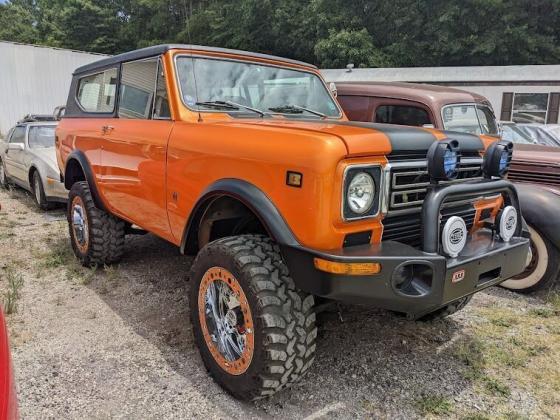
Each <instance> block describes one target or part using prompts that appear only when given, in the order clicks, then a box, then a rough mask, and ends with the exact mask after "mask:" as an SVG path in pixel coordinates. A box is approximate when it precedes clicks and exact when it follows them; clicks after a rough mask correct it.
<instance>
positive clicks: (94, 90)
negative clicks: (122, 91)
mask: <svg viewBox="0 0 560 420" xmlns="http://www.w3.org/2000/svg"><path fill="white" fill-rule="evenodd" d="M116 86H117V69H108V70H105V71H104V72H101V73H96V74H92V75H90V76H85V77H82V78H81V79H80V81H79V84H78V97H77V99H78V103H79V104H80V106H81V107H82V108H83V109H84V111H86V112H99V113H110V112H113V111H114V110H115V92H116Z"/></svg>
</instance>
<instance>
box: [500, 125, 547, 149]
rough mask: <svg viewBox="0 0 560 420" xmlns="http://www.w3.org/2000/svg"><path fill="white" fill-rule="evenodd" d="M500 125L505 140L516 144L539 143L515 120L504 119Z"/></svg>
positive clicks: (501, 135) (501, 134)
mask: <svg viewBox="0 0 560 420" xmlns="http://www.w3.org/2000/svg"><path fill="white" fill-rule="evenodd" d="M498 125H499V127H500V137H501V138H502V139H504V140H507V141H511V142H513V143H516V144H538V143H537V142H536V141H535V140H534V139H532V138H531V136H529V135H528V134H527V133H525V131H523V130H522V129H521V128H519V127H518V126H517V124H516V123H514V122H509V121H502V122H500V123H499V124H498Z"/></svg>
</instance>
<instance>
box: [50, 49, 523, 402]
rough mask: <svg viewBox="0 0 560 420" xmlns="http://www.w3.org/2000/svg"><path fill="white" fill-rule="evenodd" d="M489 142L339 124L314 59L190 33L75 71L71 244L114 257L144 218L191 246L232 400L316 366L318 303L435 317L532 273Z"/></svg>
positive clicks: (89, 256)
mask: <svg viewBox="0 0 560 420" xmlns="http://www.w3.org/2000/svg"><path fill="white" fill-rule="evenodd" d="M492 141H494V139H490V138H484V137H482V138H481V137H477V136H473V135H468V134H456V133H453V134H451V133H446V132H440V131H436V130H433V129H424V128H413V127H395V126H389V125H376V124H367V123H354V122H349V121H348V120H347V119H346V117H345V116H344V114H343V112H342V111H341V109H340V108H339V106H338V104H337V102H336V101H335V99H334V97H333V95H332V94H331V92H330V90H329V89H328V87H327V86H326V85H325V82H324V81H323V79H322V78H321V76H320V74H319V71H318V70H317V69H316V68H315V67H313V66H311V65H308V64H305V63H301V62H298V61H293V60H288V59H282V58H278V57H271V56H267V55H262V54H256V53H249V52H243V51H232V50H225V49H220V48H210V47H199V46H187V45H162V46H155V47H149V48H145V49H141V50H138V51H133V52H130V53H126V54H122V55H118V56H115V57H110V58H106V59H103V60H101V61H98V62H96V63H93V64H89V65H86V66H83V67H80V68H78V69H77V70H76V71H75V73H74V75H73V79H72V84H71V87H70V94H69V96H68V102H67V106H66V114H65V116H64V117H63V119H62V121H61V122H60V124H59V126H58V129H57V133H56V144H57V152H58V162H59V166H60V169H61V177H62V179H63V180H64V183H65V186H66V188H68V189H69V190H70V194H69V203H68V223H69V230H70V239H71V243H72V247H73V249H74V252H75V254H76V256H77V257H78V258H79V259H80V261H81V262H82V263H83V264H84V265H88V266H91V265H103V264H109V263H114V262H116V261H118V260H119V259H120V258H121V256H122V255H123V243H124V240H125V235H126V234H127V233H132V232H135V231H137V230H139V229H142V230H144V231H148V232H151V233H153V234H155V235H157V236H159V237H161V238H164V239H166V240H168V241H169V242H172V243H173V244H175V245H177V246H178V247H180V250H181V252H183V253H189V254H198V255H197V257H196V259H195V261H194V263H193V265H192V269H191V273H190V281H191V287H190V300H189V301H190V307H191V321H192V325H193V330H194V335H195V340H196V343H197V345H198V347H199V349H200V352H201V355H202V359H203V361H204V363H205V365H206V367H207V368H208V370H209V371H210V373H211V374H212V376H213V377H214V378H215V379H216V381H217V382H218V383H219V384H221V385H222V386H223V387H224V388H225V389H226V390H228V391H229V392H230V393H232V394H233V395H235V396H237V397H239V398H243V399H255V398H259V397H262V396H266V395H271V394H273V393H275V392H277V391H278V390H280V389H283V388H285V387H287V386H289V385H290V384H292V383H294V382H295V381H297V380H298V379H299V378H300V377H301V376H302V375H303V374H304V373H305V372H306V371H307V370H308V369H309V367H310V366H311V364H312V362H313V359H314V353H315V348H316V344H315V339H316V336H317V328H316V322H315V312H316V308H317V306H318V305H317V303H318V302H319V301H320V302H325V301H326V300H338V301H344V302H348V303H361V304H369V305H374V306H377V307H382V308H386V309H389V310H393V311H398V312H402V313H405V314H406V315H407V316H408V317H409V318H411V319H418V318H422V317H435V316H445V315H447V314H450V313H452V312H454V311H456V310H458V309H460V308H461V307H463V306H464V305H465V304H466V303H467V302H468V301H469V299H470V296H471V295H472V294H473V293H475V292H478V291H480V290H482V289H484V288H486V287H489V286H493V285H496V284H498V283H500V282H502V281H504V280H505V279H507V278H509V277H512V276H514V275H516V274H518V273H520V272H521V271H523V269H524V267H525V261H526V259H527V254H528V244H529V241H528V239H527V233H526V231H525V229H524V228H523V224H522V220H521V215H520V212H519V203H518V199H517V194H516V190H515V188H514V187H513V186H512V184H511V183H509V182H508V181H506V180H504V179H501V178H502V177H503V176H504V175H505V173H506V172H507V169H508V166H509V161H510V159H511V144H510V143H507V142H499V143H492ZM491 143H492V144H491ZM483 155H484V159H483V157H482V156H483ZM389 216H390V217H389ZM385 220H388V221H390V223H385Z"/></svg>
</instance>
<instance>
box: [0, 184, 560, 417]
mask: <svg viewBox="0 0 560 420" xmlns="http://www.w3.org/2000/svg"><path fill="white" fill-rule="evenodd" d="M0 203H1V204H2V212H1V213H0V276H1V277H0V292H2V293H3V294H5V293H6V290H7V289H8V285H7V278H8V273H10V272H11V273H12V275H13V273H16V275H18V276H21V277H22V278H23V281H24V283H23V287H22V288H21V291H20V296H21V297H20V299H19V301H18V308H17V312H16V313H14V314H12V315H10V316H9V317H8V320H9V321H8V322H9V328H10V333H11V340H12V353H13V361H14V368H15V372H16V380H17V384H18V396H19V403H20V410H21V415H22V418H30V419H34V418H41V419H42V418H56V419H62V418H269V417H270V418H276V417H279V418H309V419H315V418H356V417H368V418H390V419H400V418H402V419H410V418H421V417H431V418H471V419H475V418H476V419H482V418H494V417H503V418H514V417H517V418H560V405H559V404H560V400H559V399H558V398H559V397H558V395H560V378H559V377H558V367H557V366H558V365H560V363H559V362H560V357H559V355H560V351H559V348H560V344H559V340H560V339H559V337H560V325H559V323H558V315H559V314H560V310H557V308H558V306H554V303H548V300H547V299H549V297H550V294H547V295H541V296H536V297H526V296H522V295H516V294H513V293H510V292H508V291H506V290H503V289H500V288H493V289H492V290H489V291H487V292H483V293H480V294H478V295H477V296H476V297H475V298H474V299H473V301H472V303H471V304H470V305H469V306H468V307H467V308H466V309H465V310H463V311H462V312H460V313H458V314H456V315H455V316H453V317H451V318H449V319H447V320H445V321H439V322H433V323H419V322H409V321H406V320H405V319H403V318H401V317H398V316H396V315H393V314H391V313H388V312H385V311H380V310H372V309H367V308H360V307H343V308H340V309H339V310H333V311H330V312H325V313H322V314H321V315H320V316H319V337H318V348H317V358H316V361H315V364H314V365H313V367H312V368H311V370H310V372H309V373H308V374H307V375H306V376H305V377H304V379H303V380H302V381H301V382H300V383H298V384H297V385H296V386H294V387H292V388H291V389H288V390H286V391H284V392H281V393H279V394H277V395H276V396H274V397H272V398H270V399H265V400H260V401H257V402H256V403H243V402H239V401H236V400H234V399H233V398H231V397H230V396H229V395H227V394H226V393H224V392H223V391H222V390H221V388H220V387H219V386H217V385H216V384H215V383H214V382H213V381H212V379H211V378H210V377H209V376H208V375H207V373H206V371H205V369H204V367H203V365H202V362H201V359H200V357H199V354H198V351H197V349H196V347H195V346H194V344H193V339H192V333H191V325H190V320H189V315H188V310H187V308H188V298H187V291H188V287H189V285H188V283H187V282H186V274H187V272H188V269H189V266H190V264H191V262H192V259H191V258H190V257H185V256H181V255H180V254H179V252H178V250H177V249H176V248H175V247H174V246H172V245H170V244H168V243H166V242H164V241H163V240H160V239H158V238H156V237H154V236H152V235H144V236H130V237H128V239H127V245H126V254H125V257H124V259H123V261H122V262H121V263H120V264H119V265H118V266H115V267H112V268H105V269H99V270H97V271H91V270H86V269H82V268H80V267H79V266H78V265H77V263H76V262H75V260H74V259H73V257H72V256H71V255H70V253H69V251H68V239H67V228H66V221H65V219H64V212H63V210H61V209H60V210H54V211H50V212H47V213H45V212H40V211H38V210H36V208H35V207H34V205H33V202H32V201H31V198H30V197H29V196H28V195H27V194H26V193H24V192H22V191H20V190H16V191H11V192H10V191H5V190H1V191H0ZM556 304H557V303H556ZM555 308H556V309H555ZM539 311H540V312H539ZM542 311H544V312H542ZM546 311H549V312H546ZM496 314H502V315H503V316H500V317H498V316H497V315H496ZM530 314H533V315H534V316H533V315H530ZM535 314H537V315H535ZM538 314H545V315H543V316H542V317H539V316H538ZM549 315H551V316H549ZM508 317H509V318H508ZM529 318H530V319H531V320H532V321H531V323H529V321H524V319H529ZM490 327H491V328H490ZM535 334H537V335H538V336H539V337H542V340H543V341H542V342H543V343H544V344H543V345H541V346H540V347H539V348H538V349H537V350H535V349H534V348H533V347H531V349H533V350H534V351H533V352H532V353H531V352H530V351H529V350H527V355H532V356H531V357H529V356H527V359H526V360H524V361H523V365H518V366H509V365H508V364H513V365H515V363H513V362H511V359H508V360H509V362H507V363H505V362H504V363H502V361H500V360H501V359H495V360H494V358H493V357H491V355H493V354H498V353H495V352H494V353H492V352H491V351H490V350H492V349H494V350H496V349H497V350H499V349H500V348H502V347H503V348H507V346H508V345H510V346H511V343H512V342H513V341H512V337H513V338H515V340H517V341H516V342H518V343H520V344H519V345H518V346H517V348H518V349H519V348H524V347H522V346H524V345H525V346H529V344H530V343H532V342H533V341H534V337H536V336H537V335H535ZM508 337H509V338H508ZM506 338H507V340H509V341H507V340H506ZM524 338H527V341H522V340H523V339H524ZM480 343H482V344H480ZM488 343H494V344H495V345H494V344H492V346H493V347H488V346H489V344H488ZM479 344H480V345H483V346H486V347H484V348H483V350H480V351H479V350H477V347H476V345H479ZM473 346H474V347H473ZM472 348H474V349H475V350H474V351H470V350H469V349H472ZM465 349H467V350H466V351H467V353H465ZM484 349H486V350H484ZM512 349H513V350H515V348H513V347H512ZM539 349H540V350H539ZM494 350H492V351H494ZM513 350H512V351H513ZM469 351H470V353H469ZM516 351H517V350H516ZM539 351H540V353H539ZM479 353H480V354H482V353H484V355H485V359H484V364H483V365H479V364H477V363H479V362H477V360H478V359H477V358H476V357H477V355H478V354H479ZM541 353H542V354H541ZM523 354H525V353H523ZM550 364H552V365H556V367H554V366H553V367H552V368H550V369H549V370H550V372H551V373H550V375H549V376H544V377H543V376H542V369H543V366H545V367H549V365H550ZM473 372H474V373H476V375H474V374H473ZM517 372H520V373H523V374H522V375H521V376H519V375H518V374H517ZM539 375H540V376H539ZM533 376H535V377H536V378H537V379H535V380H532V379H531V380H530V381H529V380H528V379H527V378H532V377H533ZM543 381H545V382H546V385H545V386H542V384H541V383H542V382H543ZM504 387H505V388H504ZM554 393H555V394H554Z"/></svg>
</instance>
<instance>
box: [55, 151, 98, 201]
mask: <svg viewBox="0 0 560 420" xmlns="http://www.w3.org/2000/svg"><path fill="white" fill-rule="evenodd" d="M80 181H86V182H87V183H88V185H89V188H90V191H91V195H92V196H93V200H94V202H95V205H96V206H97V207H98V208H100V209H101V210H104V211H107V208H106V206H105V204H104V203H103V200H101V196H100V195H99V190H98V189H97V185H96V183H95V177H94V175H93V171H92V169H91V165H90V163H89V160H88V159H87V157H86V155H85V154H84V153H83V152H81V151H79V150H74V151H73V152H72V153H70V154H69V155H68V158H67V159H66V164H65V167H64V187H65V188H66V189H67V190H70V189H71V188H72V185H74V184H75V183H76V182H80Z"/></svg>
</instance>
